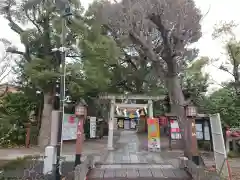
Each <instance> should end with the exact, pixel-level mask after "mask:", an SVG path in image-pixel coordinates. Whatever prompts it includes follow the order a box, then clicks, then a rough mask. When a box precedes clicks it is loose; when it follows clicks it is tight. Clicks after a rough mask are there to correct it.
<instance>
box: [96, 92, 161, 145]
mask: <svg viewBox="0 0 240 180" xmlns="http://www.w3.org/2000/svg"><path fill="white" fill-rule="evenodd" d="M164 98H165V96H145V95H113V94H110V95H103V96H100V99H103V100H110V113H109V114H110V117H109V121H108V126H109V128H108V150H113V149H114V148H113V131H114V123H115V122H114V117H115V107H116V106H118V107H121V108H133V107H134V108H144V107H146V105H147V107H148V114H149V117H150V118H151V117H153V101H157V100H163V99H164ZM126 99H129V100H147V101H148V103H147V104H127V103H116V100H126Z"/></svg>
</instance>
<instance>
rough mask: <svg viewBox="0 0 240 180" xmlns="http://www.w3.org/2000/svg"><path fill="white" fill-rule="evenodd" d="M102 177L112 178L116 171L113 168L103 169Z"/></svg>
mask: <svg viewBox="0 0 240 180" xmlns="http://www.w3.org/2000/svg"><path fill="white" fill-rule="evenodd" d="M103 176H104V178H114V177H115V176H116V171H115V170H114V169H105V171H104V175H103Z"/></svg>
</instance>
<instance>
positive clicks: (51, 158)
mask: <svg viewBox="0 0 240 180" xmlns="http://www.w3.org/2000/svg"><path fill="white" fill-rule="evenodd" d="M55 163H56V151H55V147H54V146H47V147H46V148H45V158H44V166H43V174H45V175H46V174H50V173H52V171H53V164H55Z"/></svg>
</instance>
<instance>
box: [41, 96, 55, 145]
mask: <svg viewBox="0 0 240 180" xmlns="http://www.w3.org/2000/svg"><path fill="white" fill-rule="evenodd" d="M51 99H52V97H51V95H50V94H44V106H43V112H42V120H41V128H40V132H39V136H38V145H39V146H40V147H41V148H45V147H46V146H47V145H48V144H49V142H50V135H51V114H52V110H53V107H52V101H51Z"/></svg>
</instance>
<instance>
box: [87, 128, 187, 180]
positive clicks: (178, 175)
mask: <svg viewBox="0 0 240 180" xmlns="http://www.w3.org/2000/svg"><path fill="white" fill-rule="evenodd" d="M117 144H118V145H117V146H118V148H117V149H116V150H114V151H111V152H108V153H107V154H106V156H105V158H104V159H103V161H102V162H100V163H98V164H97V165H96V167H95V168H94V169H93V170H92V171H91V172H90V175H89V179H90V180H100V179H105V180H121V179H144V180H150V179H159V180H160V179H166V178H168V179H170V180H171V179H176V180H178V179H179V180H180V179H190V178H189V176H188V175H187V173H186V172H185V171H184V170H180V169H178V168H176V167H175V166H173V165H172V164H171V163H170V162H169V161H166V160H165V159H166V158H162V157H161V155H160V154H161V153H154V152H148V151H147V150H144V149H143V148H142V142H141V139H140V138H139V137H138V136H137V134H136V133H135V132H134V131H122V132H121V135H120V138H119V140H118V142H117Z"/></svg>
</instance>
